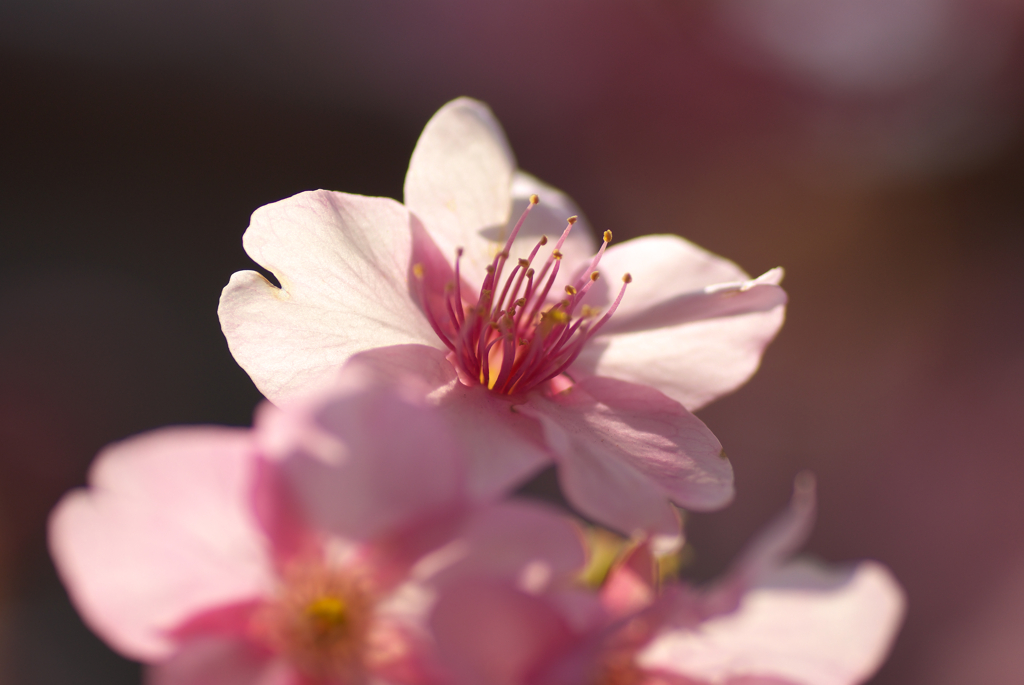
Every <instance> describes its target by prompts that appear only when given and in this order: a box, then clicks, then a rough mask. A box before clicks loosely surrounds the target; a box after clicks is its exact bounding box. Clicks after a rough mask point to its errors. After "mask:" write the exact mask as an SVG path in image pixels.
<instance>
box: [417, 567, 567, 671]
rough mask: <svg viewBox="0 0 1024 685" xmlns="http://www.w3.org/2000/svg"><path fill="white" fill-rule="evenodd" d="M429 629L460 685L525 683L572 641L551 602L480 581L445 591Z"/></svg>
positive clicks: (441, 595)
mask: <svg viewBox="0 0 1024 685" xmlns="http://www.w3.org/2000/svg"><path fill="white" fill-rule="evenodd" d="M431 625H432V627H433V631H434V635H435V638H436V640H437V646H438V652H439V653H440V655H441V657H442V659H443V661H444V662H445V663H446V665H447V666H448V667H449V669H450V670H451V672H452V674H453V679H454V682H456V683H459V684H460V685H481V684H482V683H486V684H487V685H525V683H527V682H529V676H530V675H531V674H532V673H534V672H536V671H537V670H538V669H539V667H541V666H543V665H544V664H545V662H546V661H548V660H549V659H551V658H554V657H556V656H558V655H559V654H560V653H561V652H563V651H565V650H567V649H568V648H569V647H571V646H572V645H573V644H574V643H575V640H576V638H575V636H574V635H573V632H572V631H571V630H570V628H569V626H568V625H567V624H566V622H565V621H564V620H563V619H562V617H561V616H560V615H559V612H558V611H557V610H556V609H555V607H554V605H553V604H551V603H549V602H547V601H545V599H543V598H540V597H534V596H532V595H529V594H527V593H524V592H521V591H518V590H515V589H513V588H511V587H509V586H507V585H503V584H500V583H487V582H482V581H477V582H466V583H464V584H462V585H461V586H458V587H452V588H447V589H446V590H443V591H442V592H441V594H440V596H439V598H438V601H437V604H436V606H435V608H434V612H433V616H432V618H431Z"/></svg>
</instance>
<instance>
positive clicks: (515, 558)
mask: <svg viewBox="0 0 1024 685" xmlns="http://www.w3.org/2000/svg"><path fill="white" fill-rule="evenodd" d="M458 544H459V546H460V548H461V549H462V550H464V555H465V556H464V557H463V558H461V559H459V560H458V562H457V563H455V564H454V565H453V566H452V567H450V568H448V569H446V570H445V571H444V572H443V573H442V574H440V575H438V576H437V577H436V580H437V582H452V581H453V579H459V578H465V577H471V576H477V577H479V576H486V577H491V578H503V579H505V580H508V581H510V582H514V583H517V584H518V586H519V587H520V589H522V590H524V591H527V592H531V593H538V592H543V591H545V590H547V589H548V588H549V586H551V584H552V583H554V584H555V585H565V584H567V583H568V582H570V581H572V580H573V579H575V577H576V575H577V574H578V573H579V572H580V571H581V570H582V568H583V564H584V562H585V561H586V554H585V552H584V549H583V542H582V537H581V534H580V532H579V530H578V529H577V528H576V526H575V525H573V523H572V522H571V521H570V520H569V519H568V518H567V517H566V516H564V515H562V514H561V513H560V512H558V511H557V510H556V509H553V508H550V507H548V506H545V505H541V504H538V503H533V502H524V501H515V500H507V501H505V502H501V503H499V504H493V505H489V506H485V507H481V508H479V509H478V510H477V511H475V512H474V513H473V515H472V516H471V517H469V519H468V520H467V522H466V524H465V525H464V526H463V528H462V529H461V530H460V532H459V543H458Z"/></svg>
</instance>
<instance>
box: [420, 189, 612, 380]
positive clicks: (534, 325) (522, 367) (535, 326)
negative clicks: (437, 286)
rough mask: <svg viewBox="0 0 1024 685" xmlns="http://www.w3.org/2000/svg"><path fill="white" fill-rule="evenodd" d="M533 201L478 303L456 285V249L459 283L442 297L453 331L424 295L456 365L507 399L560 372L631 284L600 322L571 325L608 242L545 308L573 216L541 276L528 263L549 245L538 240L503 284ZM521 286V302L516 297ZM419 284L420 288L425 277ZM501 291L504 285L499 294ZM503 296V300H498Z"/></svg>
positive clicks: (428, 311)
mask: <svg viewBox="0 0 1024 685" xmlns="http://www.w3.org/2000/svg"><path fill="white" fill-rule="evenodd" d="M533 204H534V203H533V202H531V203H530V204H529V205H528V206H527V208H526V211H524V212H523V215H522V216H521V217H520V219H519V221H518V222H517V223H516V225H515V227H514V228H513V229H512V232H511V234H510V235H509V237H508V240H507V241H506V243H505V246H504V248H503V249H502V250H501V252H499V253H498V254H497V256H495V258H494V261H493V262H492V263H491V264H490V265H489V266H488V268H487V275H486V276H485V277H484V280H483V283H482V284H481V286H480V293H479V296H478V298H477V304H476V305H475V306H467V305H465V304H464V303H463V301H462V292H461V286H460V283H459V280H460V269H459V261H460V259H461V257H462V249H461V248H459V249H458V250H457V251H456V255H455V282H454V284H450V285H449V287H448V288H446V289H445V292H444V314H443V317H444V318H446V319H447V320H448V323H450V327H448V330H450V331H452V333H447V332H445V328H444V327H442V326H441V325H440V323H439V322H438V320H437V319H436V318H435V316H434V314H433V312H432V311H431V307H430V306H429V305H428V302H427V298H426V292H421V296H422V298H423V309H424V312H425V313H426V316H427V321H428V322H429V323H430V325H431V327H432V328H433V329H434V332H435V333H436V334H437V336H438V337H439V338H440V339H441V341H442V342H444V344H445V345H446V346H447V347H448V348H449V349H450V350H452V352H453V353H454V355H453V356H454V362H455V363H456V364H458V365H459V367H460V368H461V370H462V371H463V372H464V373H465V374H466V375H468V376H470V377H472V378H475V379H477V380H478V381H479V382H480V383H481V384H484V385H487V386H488V387H489V388H490V389H491V390H493V391H494V392H498V393H502V394H513V393H523V392H528V391H530V390H532V389H534V388H536V387H537V386H539V385H540V384H542V383H544V382H546V381H548V380H551V379H552V378H554V377H556V376H558V375H560V374H562V373H563V372H564V371H565V370H566V369H567V368H568V367H569V366H570V365H571V364H572V363H573V362H574V361H575V360H576V358H577V357H578V356H579V354H580V352H581V351H582V350H583V346H584V345H585V344H586V342H587V341H588V340H589V339H590V338H592V337H593V336H594V335H595V334H596V333H597V331H598V330H599V329H600V328H601V327H602V326H603V325H604V324H605V323H606V322H607V321H608V319H610V318H611V316H612V314H613V313H614V312H615V310H616V308H618V306H619V303H620V302H621V301H622V296H623V294H624V293H625V291H626V285H627V284H628V282H629V279H628V277H627V278H624V279H623V280H624V282H623V284H622V288H621V289H620V290H619V293H618V296H617V297H616V298H615V301H614V302H613V303H612V305H611V306H610V307H609V308H608V311H607V312H605V314H604V316H602V317H601V318H600V319H599V320H597V321H596V322H595V321H592V320H587V318H586V317H583V316H580V317H577V318H576V320H575V321H574V320H573V314H574V312H575V310H576V306H577V305H578V304H579V303H580V301H581V300H582V299H583V297H584V295H586V293H587V291H588V290H589V289H590V287H591V286H592V285H593V283H594V281H595V280H596V278H597V276H596V272H595V271H594V269H595V268H596V267H597V265H598V263H599V262H600V260H601V256H602V254H603V253H604V250H605V248H606V247H607V245H608V242H607V240H605V242H604V243H603V244H602V245H601V249H600V250H598V252H597V254H596V255H595V256H594V258H593V260H592V261H591V262H590V265H589V268H588V269H587V270H586V271H585V272H583V273H582V274H581V275H580V277H579V278H578V279H577V281H576V284H575V286H573V290H572V291H569V290H568V289H567V292H568V294H567V296H566V299H564V300H562V301H561V302H558V303H556V304H554V305H553V306H550V307H548V308H547V309H546V310H545V311H543V312H542V311H541V310H542V308H543V307H544V306H545V302H546V300H547V297H548V294H549V293H550V291H551V288H552V286H553V284H554V282H555V278H556V277H557V275H558V270H559V266H560V264H561V253H560V252H559V250H560V248H561V247H562V245H563V244H564V243H565V240H566V238H567V237H568V236H569V231H570V230H571V229H572V226H573V223H574V221H575V217H573V218H572V219H570V220H569V222H568V225H567V226H566V228H565V231H564V232H563V233H562V235H561V237H560V238H559V239H558V242H557V243H556V244H555V246H554V248H553V249H552V251H551V254H550V255H549V256H548V258H547V260H546V261H545V263H544V267H543V268H542V269H541V271H540V272H539V273H537V274H535V273H534V271H533V269H532V268H531V267H530V265H531V264H532V263H533V260H534V258H535V257H536V256H537V252H538V251H539V250H540V248H541V246H543V245H544V244H546V243H547V238H542V239H541V240H540V241H539V242H538V243H537V245H536V246H535V247H534V248H533V250H532V251H531V252H530V256H529V258H528V259H525V260H519V262H518V263H517V264H516V266H515V267H514V268H513V269H512V271H511V272H510V273H509V275H508V277H507V278H506V279H505V282H504V284H503V285H502V284H501V275H502V271H503V270H504V267H505V263H506V262H507V261H508V259H509V251H510V249H511V247H512V244H513V242H514V241H515V239H516V237H517V236H518V234H519V229H520V228H521V227H522V225H523V222H524V221H525V220H526V216H527V215H528V214H529V213H530V210H531V209H532V208H533ZM592 274H593V275H592ZM524 281H525V283H526V288H525V291H524V293H523V297H522V298H519V299H518V300H517V299H516V298H517V297H518V295H519V293H520V291H521V290H522V289H523V283H524ZM420 282H421V288H422V278H420ZM499 286H502V287H501V290H500V291H499V290H498V287H499ZM498 292H500V295H499V296H498V298H497V300H495V299H494V298H495V294H496V293H498ZM506 298H507V300H506ZM506 302H507V303H508V305H507V307H505V303H506ZM584 309H585V308H584ZM492 357H494V359H493V361H494V362H495V363H496V364H497V363H499V361H500V366H499V367H498V368H497V372H496V373H492V370H491V361H492Z"/></svg>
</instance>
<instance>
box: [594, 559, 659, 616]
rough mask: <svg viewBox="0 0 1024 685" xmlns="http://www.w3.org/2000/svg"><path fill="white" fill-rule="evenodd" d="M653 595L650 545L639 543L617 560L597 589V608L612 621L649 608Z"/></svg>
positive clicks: (654, 585)
mask: <svg viewBox="0 0 1024 685" xmlns="http://www.w3.org/2000/svg"><path fill="white" fill-rule="evenodd" d="M656 593H657V570H656V568H655V560H654V555H653V554H652V553H651V546H650V543H648V542H646V541H645V542H643V543H641V544H639V545H637V546H636V547H634V548H633V549H632V550H630V551H629V553H628V554H627V555H626V557H625V558H623V559H622V560H621V561H619V562H618V563H617V564H616V565H615V567H614V568H612V570H611V572H610V573H609V574H608V578H607V579H606V580H605V582H604V584H603V585H602V586H601V605H602V606H603V607H604V608H605V609H606V610H607V611H608V613H609V614H610V615H611V616H614V617H616V618H619V617H623V616H628V615H630V614H634V613H636V612H638V611H640V610H641V609H643V608H645V607H647V606H649V605H650V604H651V602H652V601H654V598H655V595H656Z"/></svg>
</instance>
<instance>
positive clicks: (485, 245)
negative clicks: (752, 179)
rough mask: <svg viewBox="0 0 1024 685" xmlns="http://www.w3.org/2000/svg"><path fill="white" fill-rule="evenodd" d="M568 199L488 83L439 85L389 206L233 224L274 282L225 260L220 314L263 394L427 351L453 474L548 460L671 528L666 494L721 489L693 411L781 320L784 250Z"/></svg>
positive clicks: (610, 512) (585, 508) (598, 507)
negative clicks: (451, 430) (616, 229)
mask: <svg viewBox="0 0 1024 685" xmlns="http://www.w3.org/2000/svg"><path fill="white" fill-rule="evenodd" d="M538 200H539V203H538ZM579 214H580V212H579V210H578V209H577V208H576V207H575V205H574V204H573V203H572V201H571V200H570V199H569V198H568V197H566V196H565V195H564V194H562V193H561V192H559V191H557V190H555V189H554V188H551V187H550V186H547V185H544V184H543V183H541V182H540V181H538V180H537V179H535V178H533V177H531V176H529V175H527V174H525V173H523V172H521V171H518V170H517V169H516V165H515V160H514V158H513V156H512V153H511V151H510V149H509V146H508V143H507V141H506V139H505V136H504V133H503V132H502V130H501V128H500V126H499V124H498V123H497V121H496V120H495V119H494V117H493V115H492V114H491V113H490V111H489V110H488V109H487V108H486V107H485V106H484V105H482V104H480V103H478V102H475V101H473V100H469V99H465V98H463V99H459V100H455V101H453V102H451V103H449V104H447V105H445V106H444V107H443V108H442V109H441V110H440V111H439V112H438V113H437V114H436V115H435V116H434V117H433V118H432V119H431V120H430V122H429V123H428V124H427V126H426V128H425V129H424V131H423V134H422V136H421V137H420V140H419V142H418V143H417V145H416V149H415V150H414V152H413V155H412V159H411V161H410V164H409V171H408V175H407V176H406V182H405V205H404V206H403V205H401V204H399V203H397V202H394V201H392V200H388V199H384V198H370V197H361V196H356V195H348V194H344V193H332V192H326V191H316V192H309V193H302V194H300V195H297V196H295V197H293V198H289V199H287V200H282V201H280V202H278V203H275V204H272V205H268V206H266V207H262V208H260V209H259V210H257V211H256V212H255V213H254V214H253V218H252V223H251V225H250V226H249V229H248V230H247V231H246V233H245V236H244V238H243V244H244V246H245V249H246V252H248V253H249V255H250V256H251V257H252V258H253V259H254V260H255V261H256V262H257V263H259V264H260V265H261V266H263V267H265V268H266V269H268V270H270V271H271V272H273V274H274V275H275V277H276V278H277V279H278V281H279V282H280V284H281V287H280V288H278V287H276V286H274V285H272V284H271V283H269V282H268V281H267V280H266V279H265V278H263V276H261V275H260V274H258V273H256V272H254V271H243V272H239V273H236V274H234V275H233V276H232V278H231V281H230V283H229V284H228V285H227V287H226V288H225V289H224V293H223V295H222V298H221V305H220V318H221V324H222V327H223V330H224V333H225V336H226V337H227V339H228V344H229V346H230V348H231V351H232V354H233V355H234V356H235V359H236V360H237V361H238V362H239V363H240V364H241V365H242V367H243V368H245V370H246V371H247V372H248V373H249V374H250V376H251V377H252V378H253V380H254V382H255V383H256V385H257V387H259V388H260V390H262V391H263V392H264V393H265V394H266V395H267V397H268V398H270V399H271V400H272V401H274V402H278V403H286V402H288V401H290V400H292V399H293V398H295V397H298V396H301V395H302V394H304V393H308V392H311V391H313V390H315V389H316V388H318V387H322V386H323V385H325V384H329V383H331V382H332V379H333V378H334V376H335V374H336V373H337V369H338V368H339V367H341V366H342V365H343V364H344V363H346V362H347V361H348V360H350V359H351V358H352V357H353V356H354V355H357V354H360V353H363V354H364V355H368V356H373V355H379V356H378V360H379V359H389V360H391V361H392V362H393V363H396V364H398V365H400V366H410V367H414V368H416V369H418V370H424V369H426V371H425V373H426V374H427V376H429V377H430V378H431V379H433V381H436V382H435V383H434V385H433V387H434V393H433V395H432V396H433V398H434V399H435V400H436V401H437V402H438V403H440V404H442V405H444V406H446V407H447V409H448V410H449V413H450V414H452V415H455V414H461V416H462V418H461V419H459V418H455V419H453V420H456V421H460V422H461V424H462V426H463V429H464V430H465V431H467V432H471V433H473V434H475V435H476V436H477V438H478V440H477V441H476V449H475V450H473V454H472V455H471V456H472V457H473V458H474V459H475V460H476V461H478V462H479V463H480V464H483V465H481V466H478V467H471V471H470V480H471V483H470V487H471V488H474V489H476V490H478V491H480V492H481V493H485V492H490V491H492V490H494V489H498V490H501V489H507V488H508V487H510V486H512V485H514V484H516V483H519V482H521V481H522V480H524V479H525V478H526V477H528V476H529V475H530V474H532V473H534V472H536V471H537V470H538V469H539V468H540V467H542V466H543V465H544V464H546V463H549V462H551V461H555V462H556V463H557V465H558V467H559V478H560V482H561V484H562V487H563V489H564V490H565V492H566V495H567V497H568V499H569V500H570V501H571V502H572V504H573V505H574V506H575V507H576V508H577V509H578V510H579V511H580V512H582V513H583V514H585V515H587V516H589V517H591V518H593V519H596V520H598V521H601V522H603V523H604V524H606V525H609V526H612V527H614V528H616V529H618V530H621V531H623V532H626V533H632V532H634V531H638V530H640V531H647V532H655V533H659V534H662V535H667V536H672V535H676V534H677V533H678V519H677V515H676V513H675V510H674V509H673V508H672V506H671V505H670V503H671V502H674V503H675V504H678V505H680V506H685V507H688V508H692V509H713V508H717V507H721V506H724V505H725V504H726V503H727V502H728V501H729V500H730V499H731V497H732V470H731V467H730V465H729V462H728V460H727V459H726V458H725V455H724V452H723V450H722V446H721V444H720V443H719V442H718V440H717V439H715V437H714V435H712V434H711V432H710V431H709V430H708V429H707V427H706V426H704V424H703V423H702V422H701V421H699V420H698V419H696V418H695V417H694V416H693V415H692V414H691V413H690V411H692V410H694V409H696V408H698V407H700V406H703V405H704V404H705V403H707V402H709V401H710V400H712V399H714V398H715V397H717V396H719V395H721V394H723V393H726V392H729V391H731V390H733V389H735V388H736V387H737V386H739V385H740V384H742V383H743V382H745V381H746V380H747V378H749V377H750V375H751V374H752V373H753V372H754V371H755V370H756V368H757V366H758V363H759V361H760V357H761V354H762V352H763V350H764V348H765V346H766V345H767V344H768V342H769V341H770V340H771V339H772V338H773V337H774V335H775V333H776V332H777V330H778V328H779V326H780V325H781V323H782V319H783V315H784V309H785V301H786V297H785V293H784V292H783V291H782V289H781V288H780V287H779V286H778V282H779V279H780V278H781V275H782V274H781V270H778V269H775V270H772V271H769V272H768V273H766V274H764V275H763V276H761V277H759V278H756V279H750V277H749V276H747V274H745V273H744V272H743V271H742V270H740V269H739V268H738V267H737V266H736V265H734V264H732V263H731V262H728V261H726V260H724V259H721V258H719V257H716V256H714V255H711V254H710V253H708V252H706V251H704V250H701V249H700V248H698V247H696V246H694V245H692V244H690V243H688V242H687V241H685V240H683V239H682V238H679V237H676V236H671V235H662V236H648V237H645V238H639V239H635V240H631V241H627V242H625V243H623V244H621V245H614V246H611V245H610V242H611V239H612V235H611V232H610V231H606V232H605V233H604V236H603V238H604V239H603V240H602V241H601V245H600V247H595V245H594V242H593V239H592V237H591V233H590V230H589V228H588V227H587V225H586V220H585V219H583V218H580V217H579ZM385 349H391V351H390V352H384V351H383V350H385ZM398 357H400V358H401V359H397V358H398ZM442 366H443V367H446V368H442Z"/></svg>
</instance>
